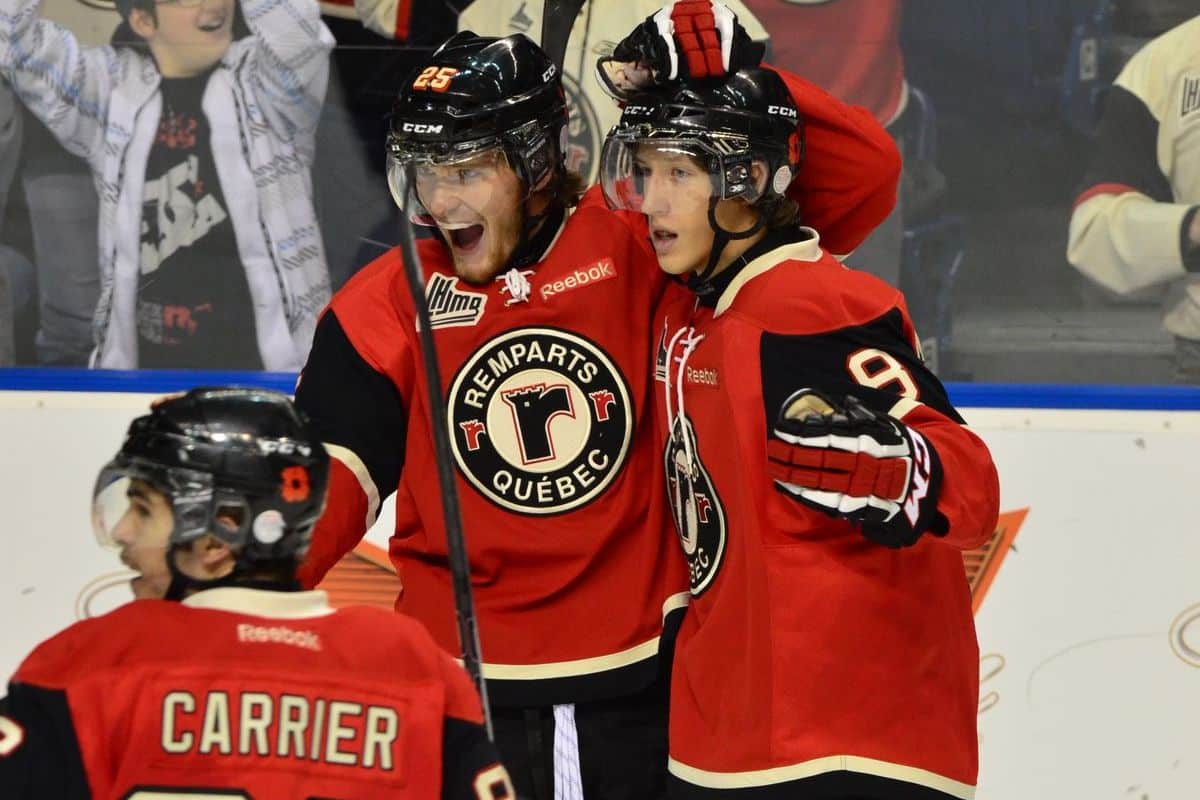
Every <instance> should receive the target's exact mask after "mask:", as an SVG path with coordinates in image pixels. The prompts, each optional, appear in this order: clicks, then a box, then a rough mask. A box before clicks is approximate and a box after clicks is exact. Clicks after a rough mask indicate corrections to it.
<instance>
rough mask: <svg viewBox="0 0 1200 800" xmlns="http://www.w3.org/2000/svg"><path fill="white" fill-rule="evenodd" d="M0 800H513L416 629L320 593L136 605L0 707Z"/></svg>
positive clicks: (59, 641) (32, 663)
mask: <svg viewBox="0 0 1200 800" xmlns="http://www.w3.org/2000/svg"><path fill="white" fill-rule="evenodd" d="M0 795H3V797H4V798H5V800H48V798H56V800H84V799H85V798H95V800H169V799H170V798H176V797H178V798H196V797H204V798H218V797H221V798H224V797H228V798H258V800H305V799H306V798H315V797H320V798H330V799H332V798H343V799H344V800H349V799H350V798H355V800H366V799H367V798H380V799H382V798H389V799H390V798H412V799H413V800H425V799H426V798H435V797H442V798H455V799H456V800H475V799H476V798H485V799H486V800H492V799H493V798H511V797H513V794H512V790H511V784H510V783H509V781H508V776H507V774H506V773H505V772H504V770H503V768H502V767H500V766H499V764H498V761H497V756H496V753H495V749H494V748H493V746H492V745H491V743H490V742H488V740H487V736H486V733H485V731H484V729H483V725H482V716H481V713H480V707H479V698H478V695H477V694H476V692H475V688H474V686H472V685H471V682H470V679H469V678H468V677H467V675H466V673H465V672H463V670H462V668H461V667H459V666H457V665H456V664H455V663H454V662H453V660H451V659H450V657H449V656H447V655H446V654H445V653H443V652H441V651H440V650H439V649H438V648H437V647H436V646H435V645H434V643H433V641H432V640H431V639H430V638H429V634H428V633H426V632H425V631H424V630H423V629H422V628H421V626H420V625H419V624H417V623H416V622H414V621H412V620H410V619H407V618H405V617H400V616H397V615H394V614H389V613H388V612H386V611H380V610H378V609H371V608H350V609H344V610H341V611H335V610H333V609H332V608H331V607H330V606H329V605H328V603H327V602H326V600H325V595H324V593H323V592H267V591H260V590H252V589H242V588H222V589H210V590H208V591H204V592H200V593H198V594H196V595H193V596H191V597H189V598H188V599H187V600H184V601H183V603H172V602H167V601H161V600H139V601H135V602H133V603H129V604H127V605H125V606H122V607H121V608H118V609H117V610H115V611H113V612H111V613H109V614H106V615H104V616H103V617H98V618H96V619H92V620H87V621H85V622H80V623H77V624H75V625H73V626H71V627H70V628H68V629H67V630H65V631H64V632H62V633H61V634H59V635H58V636H55V637H54V638H52V639H50V640H49V641H47V642H45V643H43V644H42V645H41V646H39V647H38V648H37V649H36V650H35V651H34V652H33V654H32V655H30V656H29V658H28V659H26V661H25V663H24V664H22V665H21V667H20V669H19V670H18V671H17V674H16V675H15V676H14V677H13V679H12V683H11V684H10V686H9V695H8V696H7V697H6V698H4V699H3V700H0Z"/></svg>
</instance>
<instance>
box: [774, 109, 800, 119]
mask: <svg viewBox="0 0 1200 800" xmlns="http://www.w3.org/2000/svg"><path fill="white" fill-rule="evenodd" d="M767 113H768V114H776V115H778V116H780V117H787V118H788V119H799V118H800V115H799V114H797V113H796V109H794V108H788V107H787V106H767Z"/></svg>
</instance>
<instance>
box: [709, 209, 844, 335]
mask: <svg viewBox="0 0 1200 800" xmlns="http://www.w3.org/2000/svg"><path fill="white" fill-rule="evenodd" d="M800 231H801V232H802V233H804V234H806V238H804V239H803V240H802V241H794V240H793V241H789V242H786V243H784V244H778V243H776V246H775V247H771V248H770V249H769V250H766V251H765V252H763V251H759V250H757V248H755V252H753V253H751V251H747V254H750V260H749V261H747V262H744V263H743V264H742V265H741V266H740V267H739V268H738V269H737V270H736V271H734V270H727V271H728V272H730V273H731V274H730V276H729V277H728V278H727V279H726V280H727V281H728V283H727V284H726V285H725V286H724V288H722V289H721V290H720V294H719V296H718V297H717V301H716V305H715V307H714V309H713V318H714V319H715V318H716V317H719V316H721V315H722V314H724V313H725V311H727V310H728V309H729V307H730V306H731V305H733V300H734V298H735V297H737V294H738V292H739V291H741V289H742V287H743V286H745V285H746V284H747V283H749V282H750V281H752V280H754V279H755V278H757V277H758V276H759V275H762V274H763V273H764V272H767V271H768V270H770V269H772V268H773V267H776V266H778V265H780V264H782V263H783V262H784V261H819V260H820V258H821V255H822V254H823V253H824V251H823V250H822V249H821V237H820V236H819V235H818V234H817V232H816V231H815V230H813V229H812V228H801V229H800ZM763 241H764V242H765V241H766V240H765V239H764V240H763ZM718 277H720V276H718Z"/></svg>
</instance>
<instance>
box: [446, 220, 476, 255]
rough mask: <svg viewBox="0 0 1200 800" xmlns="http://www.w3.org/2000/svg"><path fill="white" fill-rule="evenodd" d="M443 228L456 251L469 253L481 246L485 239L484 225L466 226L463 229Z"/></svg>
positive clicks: (448, 226) (447, 226)
mask: <svg viewBox="0 0 1200 800" xmlns="http://www.w3.org/2000/svg"><path fill="white" fill-rule="evenodd" d="M441 227H442V230H443V231H445V233H446V235H447V236H448V237H449V238H450V244H452V245H453V246H454V249H455V250H461V251H463V252H467V253H469V252H471V251H472V250H474V249H475V248H476V247H477V246H478V245H479V242H480V241H481V240H482V239H483V226H482V225H478V224H476V225H464V226H461V227H455V226H450V225H442V226H441Z"/></svg>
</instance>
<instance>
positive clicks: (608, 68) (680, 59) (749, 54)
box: [596, 0, 765, 101]
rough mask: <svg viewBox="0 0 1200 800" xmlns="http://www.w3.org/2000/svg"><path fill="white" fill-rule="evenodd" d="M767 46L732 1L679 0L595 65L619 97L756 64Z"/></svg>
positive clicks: (715, 76) (602, 78) (608, 87)
mask: <svg viewBox="0 0 1200 800" xmlns="http://www.w3.org/2000/svg"><path fill="white" fill-rule="evenodd" d="M764 49H765V47H764V45H762V44H761V43H759V42H755V41H753V40H751V39H750V35H749V34H748V33H746V29H745V28H743V27H742V25H741V23H739V22H738V19H737V15H736V14H734V13H733V12H732V11H731V10H730V9H729V6H727V5H725V4H724V3H718V2H715V1H714V0H675V2H673V3H668V4H667V5H666V6H664V7H663V8H661V9H659V10H658V11H657V12H655V13H654V14H651V15H650V16H649V17H646V20H645V22H643V23H642V24H641V25H638V26H637V27H636V28H634V29H633V32H632V33H630V34H629V35H628V36H626V37H625V38H624V39H622V40H621V42H620V43H619V44H618V45H617V46H616V48H615V49H614V50H613V54H612V56H611V57H606V58H601V59H600V60H599V62H598V63H597V65H596V73H597V76H598V77H599V78H600V84H601V85H602V86H603V87H604V88H605V90H606V91H608V93H609V94H610V95H612V96H613V97H615V98H616V99H617V100H621V101H623V100H625V99H627V98H628V97H629V96H630V95H631V94H634V93H636V92H639V91H642V90H645V89H648V88H650V87H652V86H659V85H662V84H665V83H670V82H671V81H674V80H680V79H691V80H701V79H704V78H719V77H721V76H723V75H725V74H727V73H730V72H736V71H737V70H739V69H741V68H743V67H754V66H758V63H759V62H760V61H761V60H762V57H763V51H764Z"/></svg>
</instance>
